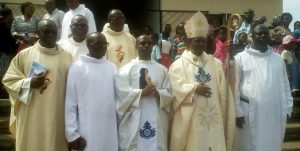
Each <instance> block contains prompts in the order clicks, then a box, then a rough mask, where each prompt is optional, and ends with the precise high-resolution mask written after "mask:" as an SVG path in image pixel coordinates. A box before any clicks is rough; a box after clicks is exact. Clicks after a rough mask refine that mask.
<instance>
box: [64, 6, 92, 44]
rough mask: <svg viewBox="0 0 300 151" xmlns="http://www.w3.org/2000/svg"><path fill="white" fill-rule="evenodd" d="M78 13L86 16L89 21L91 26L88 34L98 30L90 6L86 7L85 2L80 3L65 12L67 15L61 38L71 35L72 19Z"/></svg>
mask: <svg viewBox="0 0 300 151" xmlns="http://www.w3.org/2000/svg"><path fill="white" fill-rule="evenodd" d="M76 15H82V16H84V17H86V19H87V21H88V27H89V30H88V34H89V33H92V32H97V28H96V23H95V19H94V14H93V13H92V12H91V11H90V10H89V9H88V8H86V7H85V5H84V4H80V5H79V6H78V7H77V8H75V9H73V10H72V9H70V10H69V11H68V12H67V13H66V14H65V17H64V19H63V22H62V32H61V37H60V39H61V40H62V39H66V38H69V37H70V36H71V33H72V32H71V29H70V25H71V20H72V18H73V17H74V16H76Z"/></svg>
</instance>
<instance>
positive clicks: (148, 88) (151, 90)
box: [142, 84, 158, 96]
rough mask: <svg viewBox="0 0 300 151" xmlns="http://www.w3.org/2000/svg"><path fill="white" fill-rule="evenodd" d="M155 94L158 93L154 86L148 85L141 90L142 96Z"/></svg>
mask: <svg viewBox="0 0 300 151" xmlns="http://www.w3.org/2000/svg"><path fill="white" fill-rule="evenodd" d="M157 94H158V92H157V90H156V87H155V85H154V84H149V85H147V86H146V87H145V88H144V89H143V90H142V96H150V95H153V96H156V95H157Z"/></svg>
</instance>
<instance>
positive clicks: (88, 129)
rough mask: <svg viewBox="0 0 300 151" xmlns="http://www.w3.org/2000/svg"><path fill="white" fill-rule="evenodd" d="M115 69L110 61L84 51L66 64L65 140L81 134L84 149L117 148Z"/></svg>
mask: <svg viewBox="0 0 300 151" xmlns="http://www.w3.org/2000/svg"><path fill="white" fill-rule="evenodd" d="M115 73H116V67H115V65H113V64H112V63H111V62H109V61H107V60H106V59H104V58H103V59H95V58H91V57H89V56H87V55H81V56H80V60H79V61H77V62H75V63H74V64H72V65H71V66H70V68H69V74H68V82H67V93H66V102H65V103H66V104H65V130H66V132H65V133H66V138H67V140H68V142H72V141H74V140H76V139H77V138H78V137H80V136H81V137H83V138H84V139H85V140H86V142H87V144H86V147H85V150H84V151H96V150H99V151H100V150H101V151H117V150H118V134H117V117H116V108H115V91H114V75H115Z"/></svg>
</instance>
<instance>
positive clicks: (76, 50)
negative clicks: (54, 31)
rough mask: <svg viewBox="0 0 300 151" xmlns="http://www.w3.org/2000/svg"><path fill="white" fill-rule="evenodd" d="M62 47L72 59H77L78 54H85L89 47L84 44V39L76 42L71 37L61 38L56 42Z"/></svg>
mask: <svg viewBox="0 0 300 151" xmlns="http://www.w3.org/2000/svg"><path fill="white" fill-rule="evenodd" d="M57 44H59V45H60V46H61V47H62V48H64V49H65V50H66V51H68V52H69V53H70V54H71V55H72V56H73V60H74V61H77V60H79V56H80V55H86V54H88V53H89V49H88V48H87V46H86V39H85V40H83V41H82V42H76V41H75V40H74V39H73V37H70V38H67V39H61V40H60V41H59V42H57Z"/></svg>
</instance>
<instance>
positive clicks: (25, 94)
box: [18, 78, 32, 105]
mask: <svg viewBox="0 0 300 151" xmlns="http://www.w3.org/2000/svg"><path fill="white" fill-rule="evenodd" d="M30 82H31V78H27V79H25V80H24V81H23V84H22V87H21V91H20V93H19V96H18V99H19V100H20V101H21V102H23V103H24V104H26V105H29V103H30V98H31V95H32V90H31V89H30Z"/></svg>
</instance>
